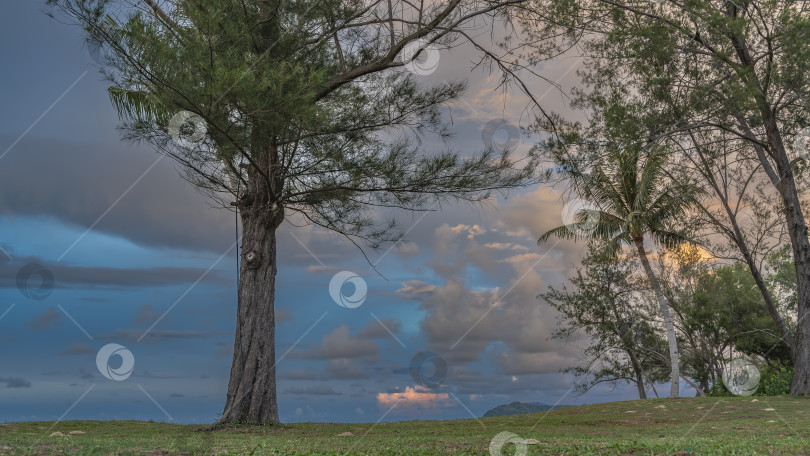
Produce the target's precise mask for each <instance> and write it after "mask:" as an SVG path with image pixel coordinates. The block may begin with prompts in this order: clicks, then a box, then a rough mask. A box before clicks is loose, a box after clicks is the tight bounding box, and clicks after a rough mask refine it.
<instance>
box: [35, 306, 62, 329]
mask: <svg viewBox="0 0 810 456" xmlns="http://www.w3.org/2000/svg"><path fill="white" fill-rule="evenodd" d="M61 324H62V315H61V314H60V313H59V312H57V311H56V309H54V308H53V307H51V308H50V309H48V310H46V311H45V312H43V313H41V314H39V315H37V316H36V317H34V319H33V320H31V321H30V322H29V323H28V327H29V328H31V329H34V330H37V331H43V330H46V329H50V328H56V327H58V326H60V325H61Z"/></svg>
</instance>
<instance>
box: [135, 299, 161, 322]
mask: <svg viewBox="0 0 810 456" xmlns="http://www.w3.org/2000/svg"><path fill="white" fill-rule="evenodd" d="M158 318H160V315H158V314H157V312H155V309H154V308H153V307H152V305H151V304H144V305H142V306H141V307H140V308H138V314H137V315H135V318H133V319H132V324H133V325H138V324H142V323H153V322H155V321H156V320H157V319H158Z"/></svg>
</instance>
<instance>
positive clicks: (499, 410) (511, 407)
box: [484, 402, 571, 418]
mask: <svg viewBox="0 0 810 456" xmlns="http://www.w3.org/2000/svg"><path fill="white" fill-rule="evenodd" d="M563 407H571V406H570V405H557V406H554V405H548V404H541V403H539V402H531V403H528V404H527V403H524V402H512V403H511V404H504V405H499V406H497V407H495V408H494V409H492V410H489V411H487V413H484V418H489V417H492V416H504V415H522V414H526V413H538V412H545V411H548V410H551V409H559V408H563Z"/></svg>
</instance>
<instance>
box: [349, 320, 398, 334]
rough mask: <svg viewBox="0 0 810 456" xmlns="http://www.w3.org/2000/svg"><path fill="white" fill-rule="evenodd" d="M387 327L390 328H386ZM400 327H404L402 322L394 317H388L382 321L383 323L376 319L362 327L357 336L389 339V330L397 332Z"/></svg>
mask: <svg viewBox="0 0 810 456" xmlns="http://www.w3.org/2000/svg"><path fill="white" fill-rule="evenodd" d="M383 325H385V326H383ZM386 328H388V329H387V330H386ZM400 329H402V322H400V321H399V320H396V319H394V318H387V319H385V320H383V321H382V324H381V323H380V322H379V321H377V320H374V321H371V322H369V323H368V324H367V325H366V326H364V327H363V328H362V329H360V331H358V332H357V337H359V338H361V339H387V338H389V337H391V334H390V333H389V332H388V331H391V332H392V333H394V334H397V333H398V332H399V330H400Z"/></svg>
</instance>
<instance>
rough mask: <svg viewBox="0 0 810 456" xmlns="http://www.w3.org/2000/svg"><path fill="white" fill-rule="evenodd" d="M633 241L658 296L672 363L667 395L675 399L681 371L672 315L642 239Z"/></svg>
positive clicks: (677, 393)
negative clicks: (670, 382) (670, 383)
mask: <svg viewBox="0 0 810 456" xmlns="http://www.w3.org/2000/svg"><path fill="white" fill-rule="evenodd" d="M634 242H635V244H636V248H637V249H638V255H639V259H640V260H641V265H642V266H644V272H646V273H647V278H648V279H649V280H650V284H651V285H652V287H653V291H655V296H656V298H658V306H659V307H660V309H661V316H662V317H663V318H664V325H665V326H666V329H667V340H668V341H669V360H670V364H671V365H672V376H671V377H670V379H671V381H672V386H671V387H670V390H669V397H670V398H672V399H676V398H677V397H678V395H679V390H680V388H679V387H680V379H681V372H680V359H679V354H678V339H677V338H676V336H675V325H674V324H673V323H672V315H671V314H670V312H669V304H667V298H666V296H664V290H663V289H662V288H661V283H660V282H659V281H658V278H657V277H656V276H655V272H653V269H652V266H650V260H649V259H647V251H646V250H645V249H644V239H634Z"/></svg>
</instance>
